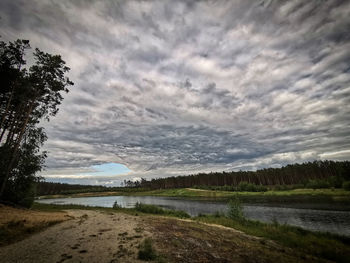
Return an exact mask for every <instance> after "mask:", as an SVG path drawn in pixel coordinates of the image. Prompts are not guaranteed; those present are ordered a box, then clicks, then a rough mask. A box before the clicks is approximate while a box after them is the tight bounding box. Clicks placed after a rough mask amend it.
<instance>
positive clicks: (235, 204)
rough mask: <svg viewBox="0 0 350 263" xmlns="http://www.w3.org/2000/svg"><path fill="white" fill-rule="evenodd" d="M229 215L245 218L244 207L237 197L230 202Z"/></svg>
mask: <svg viewBox="0 0 350 263" xmlns="http://www.w3.org/2000/svg"><path fill="white" fill-rule="evenodd" d="M227 216H228V217H229V218H231V219H234V220H243V219H244V215H243V207H242V204H241V202H240V201H239V199H238V198H237V197H235V198H233V199H231V200H230V202H229V203H228V213H227Z"/></svg>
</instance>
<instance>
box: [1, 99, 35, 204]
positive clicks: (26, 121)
mask: <svg viewBox="0 0 350 263" xmlns="http://www.w3.org/2000/svg"><path fill="white" fill-rule="evenodd" d="M33 106H34V100H33V101H32V103H31V104H30V106H29V108H28V111H27V116H26V120H25V122H24V124H23V126H22V128H21V132H20V134H19V135H18V137H17V139H16V144H15V146H14V149H13V152H12V155H11V157H10V158H11V160H10V162H9V165H8V166H7V170H6V173H5V176H4V178H3V181H2V184H1V188H0V199H1V198H2V195H3V194H4V191H5V187H6V183H7V180H8V178H9V176H10V172H11V170H12V167H13V164H14V162H15V160H16V155H17V152H18V149H19V146H20V144H21V140H22V138H23V135H24V132H25V130H26V126H27V124H28V121H29V117H30V114H31V113H32V111H33Z"/></svg>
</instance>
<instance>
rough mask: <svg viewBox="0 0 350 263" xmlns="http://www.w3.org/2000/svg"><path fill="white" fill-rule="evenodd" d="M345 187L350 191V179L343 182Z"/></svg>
mask: <svg viewBox="0 0 350 263" xmlns="http://www.w3.org/2000/svg"><path fill="white" fill-rule="evenodd" d="M343 188H344V190H346V191H350V181H346V182H344V183H343Z"/></svg>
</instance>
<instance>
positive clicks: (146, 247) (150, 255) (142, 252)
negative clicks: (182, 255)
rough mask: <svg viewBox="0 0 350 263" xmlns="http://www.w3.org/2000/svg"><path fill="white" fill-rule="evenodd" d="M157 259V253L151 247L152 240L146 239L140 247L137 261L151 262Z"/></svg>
mask: <svg viewBox="0 0 350 263" xmlns="http://www.w3.org/2000/svg"><path fill="white" fill-rule="evenodd" d="M156 258H157V253H156V251H155V249H154V248H153V245H152V240H151V239H150V238H146V239H145V240H144V241H143V242H142V243H141V245H140V249H139V253H138V259H141V260H145V261H151V260H155V259H156Z"/></svg>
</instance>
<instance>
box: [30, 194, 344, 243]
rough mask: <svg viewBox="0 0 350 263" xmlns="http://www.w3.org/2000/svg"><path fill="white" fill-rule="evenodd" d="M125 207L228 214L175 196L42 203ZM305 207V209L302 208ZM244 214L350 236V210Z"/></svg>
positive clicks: (218, 205) (253, 207) (252, 207)
mask: <svg viewBox="0 0 350 263" xmlns="http://www.w3.org/2000/svg"><path fill="white" fill-rule="evenodd" d="M115 201H117V203H118V204H119V205H120V206H122V207H125V208H133V207H134V206H135V204H136V203H137V202H141V203H144V204H152V205H158V206H161V207H164V208H168V209H176V210H183V211H185V212H187V213H188V214H190V215H191V216H197V215H198V214H213V213H215V212H223V213H225V212H226V211H227V205H226V203H223V202H214V201H200V200H186V199H181V198H173V197H158V196H100V197H81V198H57V199H44V200H38V201H37V202H39V203H46V204H78V205H88V206H101V207H112V206H113V204H114V202H115ZM301 207H305V206H304V205H302V206H301ZM243 213H244V215H245V216H246V217H247V218H250V219H254V220H260V221H263V222H269V223H270V222H274V221H277V222H278V223H280V224H288V225H293V226H299V227H302V228H305V229H308V230H314V231H323V232H331V233H336V234H341V235H346V236H350V211H335V210H319V209H302V208H298V207H297V205H295V204H294V206H293V207H281V204H279V205H278V206H274V205H273V204H271V205H270V206H266V205H261V204H249V205H248V204H247V205H243Z"/></svg>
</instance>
